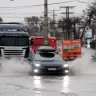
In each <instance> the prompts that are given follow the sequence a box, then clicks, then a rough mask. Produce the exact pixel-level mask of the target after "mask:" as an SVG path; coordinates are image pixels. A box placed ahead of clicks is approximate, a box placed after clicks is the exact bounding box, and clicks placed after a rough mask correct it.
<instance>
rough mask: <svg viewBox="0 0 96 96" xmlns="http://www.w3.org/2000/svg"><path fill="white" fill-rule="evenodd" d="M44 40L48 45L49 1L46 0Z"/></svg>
mask: <svg viewBox="0 0 96 96" xmlns="http://www.w3.org/2000/svg"><path fill="white" fill-rule="evenodd" d="M44 39H45V40H44V41H45V44H48V0H44Z"/></svg>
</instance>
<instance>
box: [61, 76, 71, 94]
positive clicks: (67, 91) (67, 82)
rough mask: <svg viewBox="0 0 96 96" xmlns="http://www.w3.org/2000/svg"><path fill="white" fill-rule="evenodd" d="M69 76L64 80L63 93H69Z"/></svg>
mask: <svg viewBox="0 0 96 96" xmlns="http://www.w3.org/2000/svg"><path fill="white" fill-rule="evenodd" d="M69 83H70V82H69V76H65V77H64V78H63V92H64V93H69Z"/></svg>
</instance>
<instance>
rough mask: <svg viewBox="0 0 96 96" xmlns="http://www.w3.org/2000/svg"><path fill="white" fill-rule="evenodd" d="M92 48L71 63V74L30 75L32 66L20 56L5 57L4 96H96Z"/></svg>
mask: <svg viewBox="0 0 96 96" xmlns="http://www.w3.org/2000/svg"><path fill="white" fill-rule="evenodd" d="M93 53H94V51H92V50H91V49H83V56H82V57H80V58H78V59H76V60H74V61H70V62H67V63H68V64H69V66H70V73H69V75H68V76H62V75H60V76H58V75H38V76H32V75H30V71H31V67H30V65H29V64H28V63H27V62H25V63H24V64H21V62H20V61H18V60H16V59H12V60H1V61H2V70H1V72H0V96H96V62H95V61H94V60H92V58H91V56H92V54H93Z"/></svg>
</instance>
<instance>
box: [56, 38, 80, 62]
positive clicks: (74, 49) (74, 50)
mask: <svg viewBox="0 0 96 96" xmlns="http://www.w3.org/2000/svg"><path fill="white" fill-rule="evenodd" d="M57 51H58V52H59V53H60V54H61V56H62V57H63V58H64V60H72V59H75V58H77V57H80V56H81V54H82V50H81V40H80V39H78V40H61V41H58V42H57Z"/></svg>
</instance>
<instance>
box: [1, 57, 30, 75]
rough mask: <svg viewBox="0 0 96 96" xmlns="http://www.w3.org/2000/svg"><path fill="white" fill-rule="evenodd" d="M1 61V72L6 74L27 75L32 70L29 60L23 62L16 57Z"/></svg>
mask: <svg viewBox="0 0 96 96" xmlns="http://www.w3.org/2000/svg"><path fill="white" fill-rule="evenodd" d="M0 61H1V67H2V68H1V72H0V74H3V75H4V74H5V75H20V74H22V75H25V74H28V73H29V71H30V70H31V66H30V65H29V64H28V62H23V63H21V62H22V61H21V60H18V59H16V58H12V59H10V60H5V59H4V60H0Z"/></svg>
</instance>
